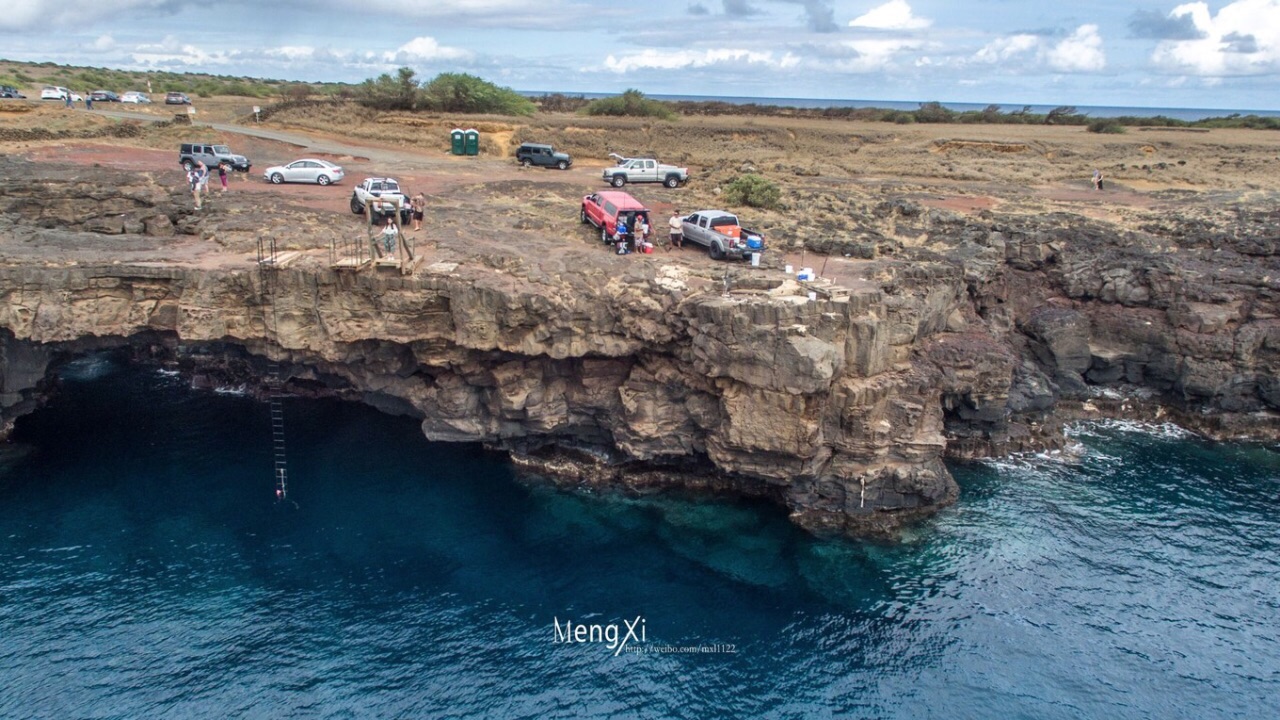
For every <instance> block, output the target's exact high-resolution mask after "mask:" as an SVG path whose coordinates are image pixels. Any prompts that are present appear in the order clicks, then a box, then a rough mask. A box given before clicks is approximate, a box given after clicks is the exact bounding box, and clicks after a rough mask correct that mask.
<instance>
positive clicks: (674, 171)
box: [604, 153, 689, 188]
mask: <svg viewBox="0 0 1280 720" xmlns="http://www.w3.org/2000/svg"><path fill="white" fill-rule="evenodd" d="M609 155H610V157H612V158H613V159H614V160H616V161H617V162H618V164H617V165H615V166H613V167H611V168H605V169H604V181H605V182H607V183H609V184H610V185H612V186H614V187H619V188H620V187H622V186H623V185H626V184H627V183H629V182H660V183H662V184H663V185H666V186H667V187H669V188H673V187H677V186H679V185H680V183H683V182H686V181H688V179H689V169H688V168H682V167H676V166H674V165H663V164H661V163H659V162H658V161H657V160H654V159H653V158H624V157H622V156H621V155H617V154H614V153H610V154H609Z"/></svg>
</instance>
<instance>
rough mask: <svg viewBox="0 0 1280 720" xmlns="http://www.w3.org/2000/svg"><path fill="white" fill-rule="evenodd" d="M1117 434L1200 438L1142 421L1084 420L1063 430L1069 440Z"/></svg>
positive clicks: (1175, 427)
mask: <svg viewBox="0 0 1280 720" xmlns="http://www.w3.org/2000/svg"><path fill="white" fill-rule="evenodd" d="M1115 432H1122V433H1129V434H1136V435H1146V436H1148V437H1154V438H1160V439H1162V440H1188V439H1191V438H1197V437H1200V436H1199V435H1198V434H1197V433H1195V432H1192V431H1191V430H1188V429H1186V428H1184V427H1182V426H1180V425H1174V424H1173V423H1151V422H1142V421H1140V420H1117V419H1100V420H1082V421H1080V422H1075V423H1071V424H1069V425H1067V427H1066V428H1064V429H1063V434H1064V435H1066V436H1067V437H1068V438H1085V437H1094V438H1096V437H1103V436H1104V435H1106V434H1107V433H1115Z"/></svg>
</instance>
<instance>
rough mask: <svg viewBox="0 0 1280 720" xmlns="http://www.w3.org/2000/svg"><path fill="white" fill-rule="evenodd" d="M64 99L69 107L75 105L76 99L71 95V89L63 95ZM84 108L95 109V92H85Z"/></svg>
mask: <svg viewBox="0 0 1280 720" xmlns="http://www.w3.org/2000/svg"><path fill="white" fill-rule="evenodd" d="M63 99H64V100H66V101H67V107H68V108H70V107H72V106H73V105H75V101H74V100H73V99H72V95H71V91H70V90H68V91H67V94H66V95H65V96H63ZM84 109H85V110H92V109H93V93H89V92H86V93H85V94H84Z"/></svg>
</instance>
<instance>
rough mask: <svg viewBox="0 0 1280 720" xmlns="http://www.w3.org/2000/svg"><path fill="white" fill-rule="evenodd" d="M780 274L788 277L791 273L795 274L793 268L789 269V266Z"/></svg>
mask: <svg viewBox="0 0 1280 720" xmlns="http://www.w3.org/2000/svg"><path fill="white" fill-rule="evenodd" d="M782 272H784V273H786V274H788V275H790V274H791V273H793V272H795V268H793V267H791V266H790V265H788V266H787V267H786V268H785V269H784V270H783V271H782Z"/></svg>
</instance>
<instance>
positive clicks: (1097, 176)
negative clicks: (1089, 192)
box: [1093, 170, 1102, 190]
mask: <svg viewBox="0 0 1280 720" xmlns="http://www.w3.org/2000/svg"><path fill="white" fill-rule="evenodd" d="M1093 189H1094V190H1101V189H1102V171H1101V170H1094V171H1093Z"/></svg>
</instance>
